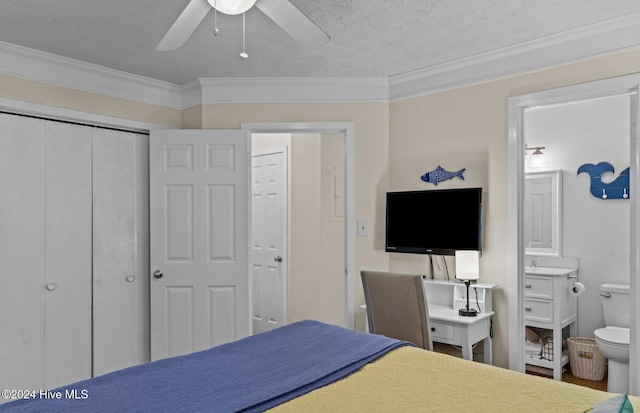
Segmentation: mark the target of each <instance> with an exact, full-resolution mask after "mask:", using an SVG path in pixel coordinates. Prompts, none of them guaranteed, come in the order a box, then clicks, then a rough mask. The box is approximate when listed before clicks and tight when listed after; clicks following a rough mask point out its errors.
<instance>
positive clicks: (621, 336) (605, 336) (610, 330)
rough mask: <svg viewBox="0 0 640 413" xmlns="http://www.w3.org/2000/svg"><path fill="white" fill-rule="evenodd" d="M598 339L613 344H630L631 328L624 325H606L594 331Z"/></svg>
mask: <svg viewBox="0 0 640 413" xmlns="http://www.w3.org/2000/svg"><path fill="white" fill-rule="evenodd" d="M593 334H594V335H595V336H596V339H597V340H600V341H601V342H603V343H606V344H609V345H612V346H628V345H629V337H630V335H629V329H628V328H624V327H612V326H608V327H604V328H599V329H597V330H596V331H594V332H593Z"/></svg>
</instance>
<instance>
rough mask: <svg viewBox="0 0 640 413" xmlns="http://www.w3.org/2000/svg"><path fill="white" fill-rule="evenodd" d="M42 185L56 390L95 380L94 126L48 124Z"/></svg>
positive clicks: (50, 384) (47, 338) (48, 334)
mask: <svg viewBox="0 0 640 413" xmlns="http://www.w3.org/2000/svg"><path fill="white" fill-rule="evenodd" d="M44 181H45V182H44V183H45V288H44V292H45V293H44V297H45V306H44V315H45V325H44V327H45V335H44V344H45V347H44V350H45V353H44V360H45V364H44V366H45V367H44V373H45V374H44V377H45V380H44V385H45V387H44V388H45V389H52V388H55V387H58V386H61V385H63V384H68V383H72V382H74V381H78V380H82V379H86V378H88V377H91V273H92V262H91V232H92V230H91V226H92V224H91V220H92V218H91V215H92V214H91V191H92V189H91V186H92V184H91V129H90V128H87V127H84V126H78V125H70V124H65V123H59V122H45V177H44ZM41 289H42V288H41Z"/></svg>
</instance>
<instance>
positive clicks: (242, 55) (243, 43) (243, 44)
mask: <svg viewBox="0 0 640 413" xmlns="http://www.w3.org/2000/svg"><path fill="white" fill-rule="evenodd" d="M245 32H246V28H245V20H244V13H242V53H240V57H243V58H245V59H246V58H247V57H249V55H248V54H247V52H245V50H244V47H245Z"/></svg>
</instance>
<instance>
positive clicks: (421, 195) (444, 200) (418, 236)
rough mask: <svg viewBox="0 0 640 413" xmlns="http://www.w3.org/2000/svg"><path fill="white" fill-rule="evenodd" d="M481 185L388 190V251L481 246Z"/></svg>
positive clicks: (445, 250) (435, 251) (447, 250)
mask: <svg viewBox="0 0 640 413" xmlns="http://www.w3.org/2000/svg"><path fill="white" fill-rule="evenodd" d="M481 217H482V188H464V189H446V190H432V191H410V192H388V193H387V224H386V236H385V251H387V252H404V253H413V254H437V255H455V252H456V250H478V251H480V250H481V239H482V219H481Z"/></svg>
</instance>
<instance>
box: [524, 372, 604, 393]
mask: <svg viewBox="0 0 640 413" xmlns="http://www.w3.org/2000/svg"><path fill="white" fill-rule="evenodd" d="M527 374H533V375H536V376H543V375H542V374H537V373H533V372H527ZM543 377H549V376H543ZM549 380H552V378H551V377H549ZM562 381H566V382H567V383H573V384H577V385H578V386H584V387H589V388H592V389H596V390H602V391H607V376H606V375H605V376H604V379H603V380H600V381H593V380H586V379H581V378H580V377H576V376H574V375H573V374H571V370H570V369H567V370H566V371H565V372H564V373H562Z"/></svg>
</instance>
